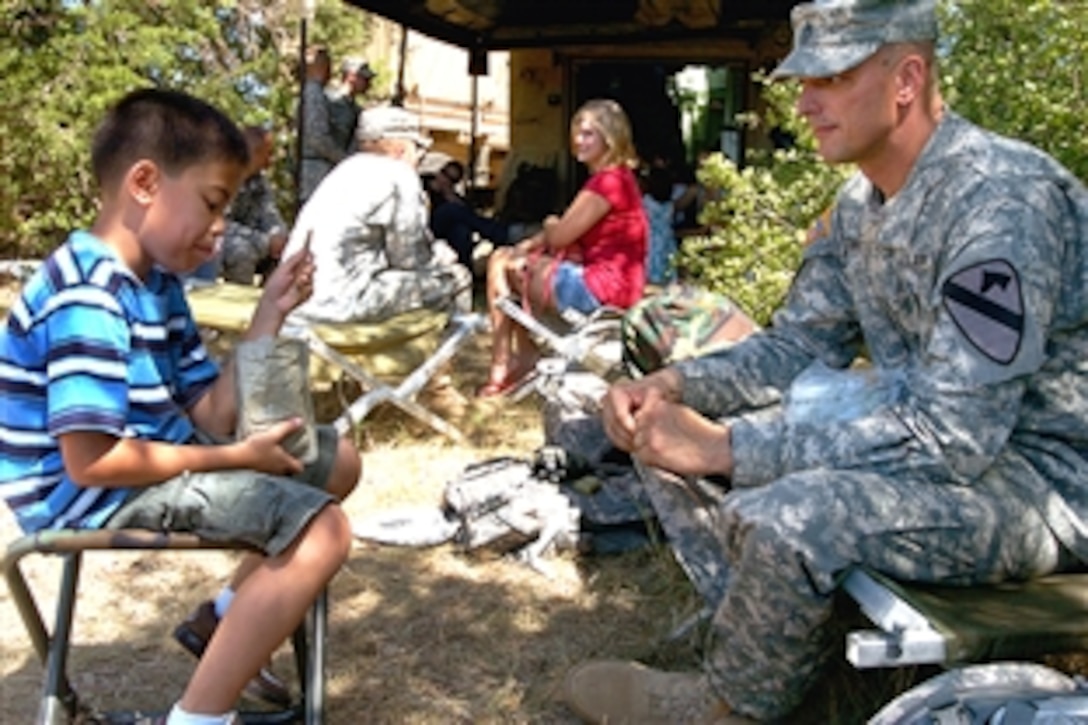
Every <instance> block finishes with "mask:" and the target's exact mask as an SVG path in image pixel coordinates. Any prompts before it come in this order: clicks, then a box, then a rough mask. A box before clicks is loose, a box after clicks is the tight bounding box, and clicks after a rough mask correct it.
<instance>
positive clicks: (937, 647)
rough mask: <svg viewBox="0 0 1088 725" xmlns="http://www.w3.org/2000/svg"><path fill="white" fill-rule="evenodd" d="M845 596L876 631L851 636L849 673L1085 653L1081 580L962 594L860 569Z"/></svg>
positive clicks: (1087, 618)
mask: <svg viewBox="0 0 1088 725" xmlns="http://www.w3.org/2000/svg"><path fill="white" fill-rule="evenodd" d="M843 588H844V590H845V591H846V592H847V593H848V594H849V595H850V596H852V597H853V598H854V600H855V601H857V602H858V605H859V606H860V608H861V610H862V612H863V613H864V614H865V615H866V616H867V617H868V618H869V619H870V620H871V621H872V622H873V623H874V624H875V625H877V627H878V628H879V629H878V630H862V631H855V632H850V633H848V634H847V638H846V657H847V659H848V660H849V661H850V663H851V664H853V665H854V666H855V667H858V668H867V667H897V666H900V665H913V664H937V665H962V664H966V663H976V662H993V661H1010V660H1025V659H1033V658H1037V657H1039V656H1041V655H1045V654H1054V653H1060V652H1079V651H1084V650H1086V649H1088V575H1086V574H1084V573H1065V574H1051V575H1049V576H1045V577H1040V578H1036V579H1031V580H1028V581H1023V582H1005V583H1001V584H990V585H975V586H968V587H957V586H939V585H926V584H917V583H904V582H899V581H895V580H892V579H888V578H887V577H884V576H883V575H880V574H878V573H876V572H870V571H866V570H863V569H860V568H857V569H854V570H852V571H851V572H850V573H849V574H848V575H847V577H846V579H845V581H844V582H843Z"/></svg>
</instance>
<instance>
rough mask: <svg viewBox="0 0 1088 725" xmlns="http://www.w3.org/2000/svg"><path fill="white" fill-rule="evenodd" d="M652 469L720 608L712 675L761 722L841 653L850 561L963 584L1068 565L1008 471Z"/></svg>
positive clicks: (675, 529)
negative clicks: (746, 476) (966, 478)
mask: <svg viewBox="0 0 1088 725" xmlns="http://www.w3.org/2000/svg"><path fill="white" fill-rule="evenodd" d="M641 473H642V477H643V481H644V482H645V484H646V486H645V487H646V489H647V491H646V492H647V494H648V496H649V498H650V500H651V501H652V502H653V506H654V509H655V512H656V514H657V516H658V519H659V520H660V522H661V525H662V527H663V528H664V530H665V533H666V535H667V537H668V539H669V542H670V544H671V546H672V549H673V552H674V554H675V555H676V557H677V559H678V560H679V561H680V563H681V566H682V567H683V568H684V570H685V571H686V572H687V573H688V575H689V576H690V577H692V581H693V582H694V584H695V586H696V588H697V589H698V590H699V591H700V593H702V594H703V595H704V596H705V597H707V599H708V602H709V604H710V606H711V607H712V608H713V609H714V616H713V621H712V624H711V628H710V632H709V635H708V642H707V650H706V658H705V665H706V669H707V674H708V675H709V676H710V678H711V682H712V683H713V685H714V687H715V689H716V690H717V691H718V692H719V693H720V695H721V696H722V697H723V698H724V699H725V700H726V701H727V702H728V703H730V705H732V706H733V707H734V708H736V709H737V710H738V711H740V712H742V713H744V714H746V715H749V716H751V717H755V718H758V719H773V718H778V717H783V716H785V715H787V714H788V713H789V712H790V711H791V710H792V709H793V708H794V707H796V706H797V705H798V704H799V702H800V700H801V699H802V697H803V696H804V694H805V692H806V691H807V690H808V688H809V686H810V685H811V684H812V681H813V679H814V678H815V677H816V675H818V673H819V670H820V667H821V665H822V664H823V663H824V662H825V661H826V660H827V657H828V656H829V655H830V654H831V652H832V651H834V650H833V648H832V645H833V644H834V643H832V642H831V641H830V639H829V628H828V626H827V625H828V621H829V619H830V616H831V610H832V599H831V594H832V592H833V591H834V589H835V586H836V585H837V583H838V581H839V577H840V576H841V575H842V574H843V573H845V572H846V571H847V570H848V569H849V568H850V567H851V566H852V565H854V564H864V565H866V566H868V567H870V568H873V569H876V570H879V571H882V572H885V573H887V574H889V575H891V576H892V577H895V578H901V579H905V580H915V581H930V582H946V583H963V584H967V583H973V582H975V583H977V582H994V581H999V580H1005V579H1014V578H1023V577H1028V576H1034V575H1039V574H1043V573H1048V572H1051V571H1053V570H1054V569H1055V568H1056V567H1057V566H1058V565H1059V555H1060V547H1059V545H1058V543H1057V541H1056V540H1055V539H1054V538H1053V535H1052V534H1051V533H1050V531H1049V529H1048V528H1047V527H1046V525H1045V524H1044V523H1043V520H1042V518H1041V517H1040V516H1039V514H1038V513H1037V512H1036V511H1035V510H1034V509H1033V508H1031V507H1029V506H1027V505H1025V503H1023V502H1022V501H1020V500H1018V499H1017V497H1016V496H1015V495H1013V494H1011V493H1010V492H1009V491H1007V490H1005V489H1006V487H1005V486H1004V485H1003V482H1002V481H1001V480H998V479H994V480H987V479H986V478H984V479H983V481H981V482H980V483H979V485H977V486H974V487H965V486H954V485H940V484H935V483H932V482H926V481H922V480H912V479H911V478H909V477H906V476H897V477H895V478H894V479H893V478H889V477H884V476H881V475H877V474H872V473H862V472H858V471H830V470H813V471H805V472H800V473H794V474H791V475H788V476H786V477H784V478H781V479H778V480H776V481H774V482H772V483H770V484H767V485H765V486H760V487H757V488H748V489H738V490H735V491H731V492H728V493H727V492H726V491H725V489H724V488H723V487H721V486H715V485H714V484H710V483H706V482H699V483H695V482H692V481H685V480H683V479H680V478H678V477H676V476H674V475H672V474H668V473H664V472H661V471H657V470H649V469H645V468H643V469H641ZM1012 475H1013V474H1012V473H1010V474H1009V476H1010V477H1011V476H1012ZM1010 480H1011V478H1010ZM998 491H1000V492H1001V493H997V492H998Z"/></svg>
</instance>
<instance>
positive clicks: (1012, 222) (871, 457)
mask: <svg viewBox="0 0 1088 725" xmlns="http://www.w3.org/2000/svg"><path fill="white" fill-rule="evenodd" d="M792 21H793V28H794V47H793V50H792V52H791V53H790V54H789V56H788V57H787V58H786V59H785V60H784V61H783V62H782V64H781V65H780V66H779V67H778V68H777V69H776V70H775V71H774V76H775V77H776V78H780V79H787V78H790V79H796V81H797V82H799V83H800V91H801V93H800V96H799V99H798V102H797V110H798V112H799V113H800V114H801V115H802V116H803V117H804V118H805V119H806V121H807V122H808V123H809V125H810V126H811V128H812V130H813V132H814V134H815V138H816V142H817V144H818V147H819V152H820V154H821V155H822V156H823V157H824V159H825V160H827V161H828V162H831V163H852V164H856V166H857V168H858V173H857V174H856V175H855V176H854V177H853V178H851V179H850V180H848V181H847V182H846V183H845V184H844V185H843V187H842V189H841V190H840V192H839V194H838V197H837V199H836V204H835V208H834V211H833V213H832V216H831V223H830V228H829V230H828V232H827V234H826V236H824V237H823V238H821V239H818V240H816V241H815V242H813V243H812V245H810V246H809V247H808V248H806V250H805V257H804V263H803V265H802V266H801V268H800V269H799V270H798V272H797V275H796V278H795V281H794V284H793V288H792V290H791V292H790V295H789V297H788V299H787V300H786V302H785V303H784V306H783V307H782V308H781V309H780V310H779V311H778V312H777V313H776V315H775V317H774V322H773V325H771V326H770V327H768V328H767V329H765V330H761V331H757V332H755V333H753V334H751V335H750V336H748V337H747V338H745V339H744V340H742V341H740V342H738V343H737V344H735V345H733V346H732V347H730V348H728V349H726V350H722V351H719V352H715V353H712V354H710V355H707V356H705V357H702V358H697V359H694V360H690V361H685V362H680V363H676V364H675V365H673V366H670V367H667V368H664V369H663V370H660V371H658V372H656V373H653V374H651V375H648V376H646V377H644V378H641V379H639V380H637V381H632V382H624V383H618V384H616V385H614V386H613V387H612V388H610V390H609V392H608V393H607V394H606V396H605V399H604V402H603V414H602V417H603V421H604V426H605V430H606V431H607V433H608V435H609V437H610V438H611V439H612V441H613V442H614V443H615V444H616V445H617V446H618V447H620V448H622V449H624V450H627V451H630V452H631V454H632V455H633V457H634V458H635V460H636V461H637V462H638V464H639V466H640V470H641V471H642V473H643V474H644V475H643V479H644V483H645V484H646V488H647V491H648V493H649V495H650V497H651V498H652V501H653V505H654V508H655V513H656V514H657V516H658V517H659V520H660V522H661V524H662V526H663V527H664V529H665V531H666V534H667V535H668V538H669V542H670V545H671V547H672V549H673V551H674V553H675V555H676V557H677V559H678V561H679V562H680V564H681V566H682V567H683V569H684V570H685V572H686V573H687V574H688V575H689V577H690V578H691V580H692V582H693V583H694V584H695V586H696V588H697V589H698V590H699V592H700V593H701V594H702V595H703V596H704V597H705V598H706V601H707V605H708V608H709V609H710V610H711V611H712V617H711V620H710V622H709V631H708V640H707V643H706V647H705V649H704V652H703V667H702V670H701V671H700V672H697V673H665V672H659V671H656V670H653V669H651V668H648V667H644V666H642V665H639V664H638V663H633V662H621V661H596V662H589V663H585V664H582V665H580V666H578V667H575V668H574V669H572V670H571V671H570V672H569V673H568V676H567V678H566V681H565V683H564V688H563V691H564V697H565V700H566V702H567V703H568V704H569V706H570V707H571V709H573V710H574V711H575V712H576V713H577V714H578V715H579V716H581V717H582V718H584V719H585V720H587V721H591V722H616V723H619V722H632V723H633V722H704V721H708V722H709V721H714V722H727V723H728V722H732V723H741V722H752V719H753V718H754V719H755V720H756V721H767V720H778V719H782V718H787V719H788V718H789V715H790V713H791V711H793V710H794V709H795V708H796V707H797V706H798V704H799V703H800V702H801V701H802V699H803V697H804V695H805V693H806V691H807V690H808V689H809V687H810V685H811V684H812V682H813V681H814V679H815V678H816V677H817V675H818V674H819V671H820V668H821V665H822V664H823V663H824V662H825V661H826V658H827V657H828V656H829V655H830V654H831V653H833V652H835V651H838V650H837V648H836V647H835V646H834V645H836V644H838V643H836V642H833V641H831V639H830V631H829V627H828V623H829V620H830V618H831V613H832V606H831V603H832V595H833V594H834V592H835V590H836V588H837V586H838V584H839V583H840V582H841V581H842V578H843V576H844V575H845V574H846V573H847V572H849V570H850V569H851V568H852V567H855V566H859V565H860V566H865V567H868V568H870V569H873V570H876V571H879V572H883V573H884V574H886V575H888V576H890V577H892V578H898V579H901V580H911V581H922V582H938V583H942V584H963V585H969V584H973V583H980V582H987V583H989V582H999V581H1005V580H1013V579H1024V578H1028V577H1034V576H1039V575H1043V574H1047V573H1051V572H1054V571H1059V570H1062V569H1064V568H1068V567H1071V566H1076V565H1081V564H1082V562H1088V369H1086V368H1085V366H1084V362H1083V361H1084V360H1086V359H1088V292H1086V290H1088V254H1086V250H1085V235H1086V233H1088V192H1086V190H1085V188H1084V186H1083V185H1082V184H1081V183H1080V182H1079V181H1078V180H1077V179H1076V178H1075V177H1074V176H1073V175H1072V174H1070V173H1069V172H1068V171H1066V170H1065V169H1064V168H1062V167H1061V166H1060V165H1059V164H1058V163H1057V162H1056V161H1054V160H1053V159H1051V158H1050V157H1049V156H1047V155H1046V154H1044V153H1042V152H1041V151H1039V150H1037V149H1035V148H1032V147H1030V146H1028V145H1026V144H1023V143H1020V142H1017V141H1013V140H1010V139H1006V138H1002V137H999V136H997V135H995V134H993V133H989V132H987V131H984V130H982V129H980V128H978V127H976V126H974V125H972V124H971V123H969V122H968V121H966V120H964V119H963V118H961V117H960V116H958V115H956V114H955V113H953V112H952V111H951V110H949V109H948V108H947V107H945V105H944V103H943V102H942V100H941V97H940V94H939V90H938V88H937V73H936V68H935V65H936V61H935V54H934V41H935V39H936V36H937V22H936V15H935V9H934V3H933V1H932V0H915V1H905V0H904V1H901V2H887V1H878V0H853V1H849V0H837V1H835V2H830V1H827V2H816V3H807V4H803V5H799V6H797V7H796V8H795V9H794V10H793V13H792ZM861 354H865V355H867V357H868V362H869V363H870V369H869V370H868V371H867V375H866V376H865V380H866V381H868V382H866V383H864V384H862V385H856V384H855V383H856V382H857V381H856V380H854V379H853V378H851V377H850V373H849V372H846V368H847V367H848V366H850V365H851V364H852V363H853V362H854V361H855V360H856V358H857V357H858V356H859V355H861ZM814 363H819V364H820V365H819V366H816V367H813V364H814ZM828 368H830V371H829V372H826V373H824V374H822V375H818V376H817V377H816V378H815V380H816V381H817V382H818V383H820V384H819V385H816V386H815V391H816V392H815V393H814V394H810V395H809V396H808V399H807V401H806V405H805V406H801V405H799V404H798V403H797V396H798V394H799V392H800V390H799V388H797V387H793V388H791V384H792V383H793V382H794V381H795V379H797V378H799V376H800V375H801V373H802V372H803V371H808V374H806V376H805V379H807V380H809V381H813V379H814V378H813V377H812V374H813V372H814V371H816V370H819V369H824V370H827V369H828ZM844 383H848V384H844ZM820 391H823V392H822V393H821V392H820ZM811 392H812V391H811V388H810V393H811Z"/></svg>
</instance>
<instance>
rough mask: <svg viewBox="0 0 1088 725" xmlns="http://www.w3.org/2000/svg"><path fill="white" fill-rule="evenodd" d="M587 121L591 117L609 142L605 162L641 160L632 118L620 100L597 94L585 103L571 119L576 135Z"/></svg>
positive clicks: (631, 162) (572, 133)
mask: <svg viewBox="0 0 1088 725" xmlns="http://www.w3.org/2000/svg"><path fill="white" fill-rule="evenodd" d="M583 121H588V122H589V124H590V125H591V126H593V128H594V129H596V130H597V132H598V133H600V134H601V137H602V138H604V142H605V145H606V146H608V151H607V152H606V153H605V155H604V159H603V164H604V165H605V166H618V165H621V164H623V165H626V166H631V167H633V166H635V165H636V164H637V163H638V156H637V154H636V153H635V144H634V141H633V140H632V138H631V122H630V121H628V120H627V114H626V113H624V110H623V107H622V106H621V105H620V104H618V103H616V102H615V101H613V100H612V99H610V98H594V99H593V100H590V101H586V102H585V103H583V104H582V106H581V107H580V108H579V109H578V110H577V111H575V113H574V117H573V118H571V120H570V134H571V138H572V139H573V138H574V136H575V135H576V134H577V133H578V127H579V126H580V125H581V124H582V122H583Z"/></svg>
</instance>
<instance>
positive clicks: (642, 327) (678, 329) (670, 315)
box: [620, 285, 759, 377]
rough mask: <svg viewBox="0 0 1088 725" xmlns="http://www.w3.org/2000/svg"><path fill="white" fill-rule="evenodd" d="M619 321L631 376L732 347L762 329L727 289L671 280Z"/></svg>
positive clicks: (626, 361)
mask: <svg viewBox="0 0 1088 725" xmlns="http://www.w3.org/2000/svg"><path fill="white" fill-rule="evenodd" d="M620 327H621V336H622V338H623V362H624V367H625V368H626V369H627V374H628V375H630V376H631V377H641V376H642V375H647V374H649V373H652V372H653V371H654V370H658V369H660V368H663V367H665V366H666V365H668V364H670V363H673V362H676V361H677V360H683V359H685V358H690V357H695V356H697V355H702V354H705V353H708V352H712V351H714V350H719V349H721V348H724V347H728V346H729V345H731V344H733V343H734V342H736V341H737V340H740V339H741V338H743V337H745V336H747V335H748V334H749V333H750V332H752V331H753V330H757V329H759V326H758V325H756V324H755V323H754V322H753V321H752V319H751V318H750V317H749V316H748V315H747V314H745V313H744V312H743V311H742V310H741V309H739V308H738V307H737V305H736V304H735V303H734V302H733V301H732V300H730V299H729V298H728V297H726V296H725V295H722V294H717V293H715V292H710V291H708V290H704V289H700V288H698V287H692V286H690V285H673V286H671V287H668V288H667V289H665V290H664V291H663V292H661V293H660V294H656V295H654V296H652V297H647V298H646V299H644V300H642V301H641V302H639V303H638V304H636V305H635V306H634V307H632V308H631V309H630V310H628V311H627V314H625V315H624V316H623V320H622V322H621V323H620Z"/></svg>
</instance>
